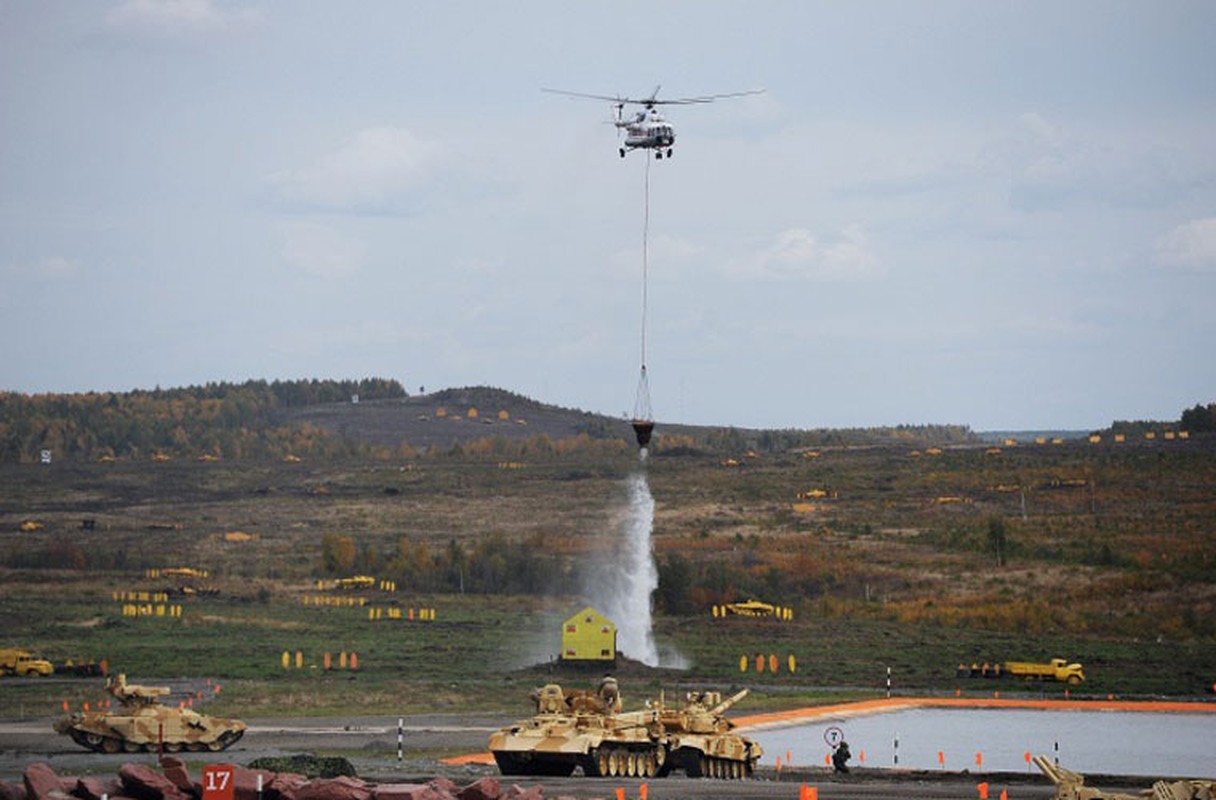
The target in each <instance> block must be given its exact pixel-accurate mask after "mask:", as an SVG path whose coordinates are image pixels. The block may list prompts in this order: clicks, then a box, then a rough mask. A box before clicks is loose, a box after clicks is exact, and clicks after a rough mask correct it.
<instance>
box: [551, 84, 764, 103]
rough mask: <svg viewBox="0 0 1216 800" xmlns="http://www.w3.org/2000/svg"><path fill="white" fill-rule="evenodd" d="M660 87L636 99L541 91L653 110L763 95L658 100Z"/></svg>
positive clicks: (731, 93)
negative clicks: (648, 95)
mask: <svg viewBox="0 0 1216 800" xmlns="http://www.w3.org/2000/svg"><path fill="white" fill-rule="evenodd" d="M661 88H662V87H661V86H656V87H654V91H653V92H651V93H650V97H643V98H636V97H624V96H622V95H619V94H618V95H607V94H587V93H586V92H568V91H566V90H565V89H541V91H542V92H549V93H550V94H564V95H566V96H567V97H584V98H587V99H590V100H607V101H608V102H610V103H615V104H616V105H617V107H618V108H619V107H623V106H626V105H634V106H643V107H645V108H648V109H649V108H654V107H655V106H687V105H694V104H697V103H712V102H713V101H715V100H724V99H726V98H728V97H745V96H747V95H752V94H763V93H764V90H763V89H750V90H748V91H746V92H726V93H724V94H706V95H701V96H699V97H672V98H665V99H662V100H660V99H659V89H661Z"/></svg>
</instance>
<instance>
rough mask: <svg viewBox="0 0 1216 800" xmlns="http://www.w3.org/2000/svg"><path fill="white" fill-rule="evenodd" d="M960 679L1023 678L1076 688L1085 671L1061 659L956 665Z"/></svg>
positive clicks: (1083, 678) (1078, 665)
mask: <svg viewBox="0 0 1216 800" xmlns="http://www.w3.org/2000/svg"><path fill="white" fill-rule="evenodd" d="M957 674H958V677H960V678H1008V677H1012V678H1023V679H1025V680H1028V681H1060V682H1061V683H1068V684H1072V685H1073V686H1076V685H1077V684H1078V683H1080V682H1081V681H1083V680H1085V669H1084V667H1082V666H1081V665H1080V664H1077V663H1075V662H1074V663H1071V664H1070V663H1069V662H1068V661H1067V660H1065V659H1063V658H1053V659H1051V661H1049V662H1047V663H1046V664H1042V663H1038V662H1035V661H996V662H985V663H984V664H982V665H980V664H972V665H971V666H970V667H968V666H967V665H966V664H959V665H958V673H957Z"/></svg>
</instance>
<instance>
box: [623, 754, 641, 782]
mask: <svg viewBox="0 0 1216 800" xmlns="http://www.w3.org/2000/svg"><path fill="white" fill-rule="evenodd" d="M625 774H626V775H628V776H629V777H630V778H636V777H637V776H638V754H637V753H635V752H633V751H632V750H630V751H629V752H627V753H626V754H625Z"/></svg>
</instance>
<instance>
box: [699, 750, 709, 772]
mask: <svg viewBox="0 0 1216 800" xmlns="http://www.w3.org/2000/svg"><path fill="white" fill-rule="evenodd" d="M697 777H698V778H707V777H709V756H707V755H705V754H704V753H701V754H699V755H698V757H697Z"/></svg>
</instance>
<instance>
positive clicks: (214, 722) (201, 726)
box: [55, 674, 245, 753]
mask: <svg viewBox="0 0 1216 800" xmlns="http://www.w3.org/2000/svg"><path fill="white" fill-rule="evenodd" d="M106 691H108V692H109V693H110V694H111V695H113V697H114V698H115V699H116V700H118V701H119V703H121V708H119V709H117V710H114V711H86V712H84V713H83V714H73V715H71V716H70V717H68V718H66V719H63V720H60V721H59V722H57V723H55V731H56V732H58V733H62V734H65V735H67V736H70V737H72V741H74V742H76V744H78V745H80V746H81V747H85V748H87V749H89V750H95V751H97V752H99V753H118V752H120V751H126V752H128V753H132V752H137V751H140V750H158V749H159V748H160V747H161V746H162V745H163V747H164V749H165V751H166V752H169V753H176V752H179V751H182V750H192V751H204V750H211V751H218V750H223V749H224V748H226V747H230V746H231V745H232V744H234V743H235V742H236V741H237V740H238V739H240V738H241V737H242V736H243V735H245V723H244V722H241V721H240V720H238V719H224V718H221V717H210V716H207V715H206V714H199V713H198V712H196V711H194V710H192V709H187V708H173V707H171V706H164V705H161V703H160V698H162V697H165V696H166V695H168V694H169V689H168V688H167V687H163V686H136V685H133V684H128V683H127V678H126V676H125V675H122V674H119V675H111V676H110V678H109V680H108V681H106Z"/></svg>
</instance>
